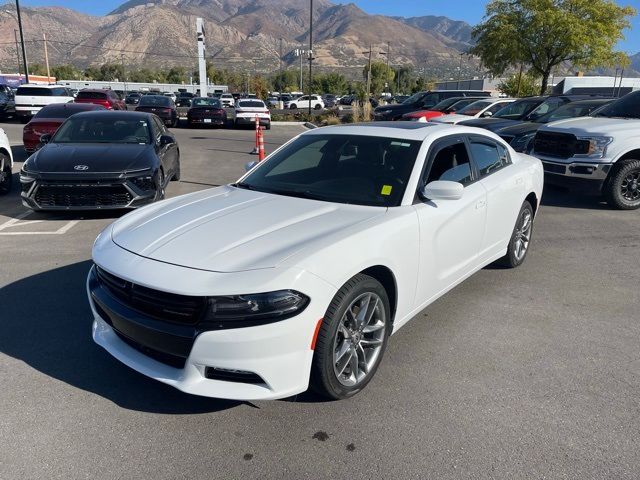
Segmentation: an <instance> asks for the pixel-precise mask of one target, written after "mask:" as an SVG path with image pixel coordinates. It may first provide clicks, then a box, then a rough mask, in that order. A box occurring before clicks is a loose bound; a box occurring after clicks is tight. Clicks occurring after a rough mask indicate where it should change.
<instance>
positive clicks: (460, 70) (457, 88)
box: [456, 53, 464, 90]
mask: <svg viewBox="0 0 640 480" xmlns="http://www.w3.org/2000/svg"><path fill="white" fill-rule="evenodd" d="M463 55H464V53H461V54H460V66H459V67H458V82H457V84H456V85H457V86H456V90H460V77H461V76H462V56H463Z"/></svg>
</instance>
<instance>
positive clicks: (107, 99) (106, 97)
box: [74, 88, 127, 110]
mask: <svg viewBox="0 0 640 480" xmlns="http://www.w3.org/2000/svg"><path fill="white" fill-rule="evenodd" d="M74 101H75V103H94V104H96V105H102V106H103V107H104V108H106V109H107V110H126V109H127V105H126V104H125V103H124V101H123V100H121V99H120V97H119V96H118V94H117V93H116V92H114V91H113V90H109V89H90V88H85V89H83V90H80V91H79V92H78V96H77V97H76V99H75V100H74Z"/></svg>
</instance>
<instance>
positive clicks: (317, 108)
mask: <svg viewBox="0 0 640 480" xmlns="http://www.w3.org/2000/svg"><path fill="white" fill-rule="evenodd" d="M321 108H322V107H321V106H320V104H316V106H315V107H313V109H314V110H320V109H321Z"/></svg>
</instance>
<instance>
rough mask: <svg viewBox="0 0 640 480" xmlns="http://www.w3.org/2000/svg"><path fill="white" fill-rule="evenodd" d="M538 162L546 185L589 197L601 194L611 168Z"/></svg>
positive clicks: (602, 164)
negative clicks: (540, 163)
mask: <svg viewBox="0 0 640 480" xmlns="http://www.w3.org/2000/svg"><path fill="white" fill-rule="evenodd" d="M540 160H541V161H542V167H543V168H544V180H545V182H546V183H548V184H549V185H555V186H558V187H564V188H568V189H570V190H574V191H578V192H581V193H585V194H589V195H600V194H601V193H602V187H603V186H604V183H605V181H606V180H607V177H608V175H609V172H610V171H611V166H612V164H610V163H595V162H593V163H592V162H571V161H567V162H559V161H551V160H548V159H546V158H540Z"/></svg>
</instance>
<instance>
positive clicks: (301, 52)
mask: <svg viewBox="0 0 640 480" xmlns="http://www.w3.org/2000/svg"><path fill="white" fill-rule="evenodd" d="M303 54H304V50H303V48H302V45H301V46H300V91H301V92H304V90H303V89H302V55H303Z"/></svg>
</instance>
